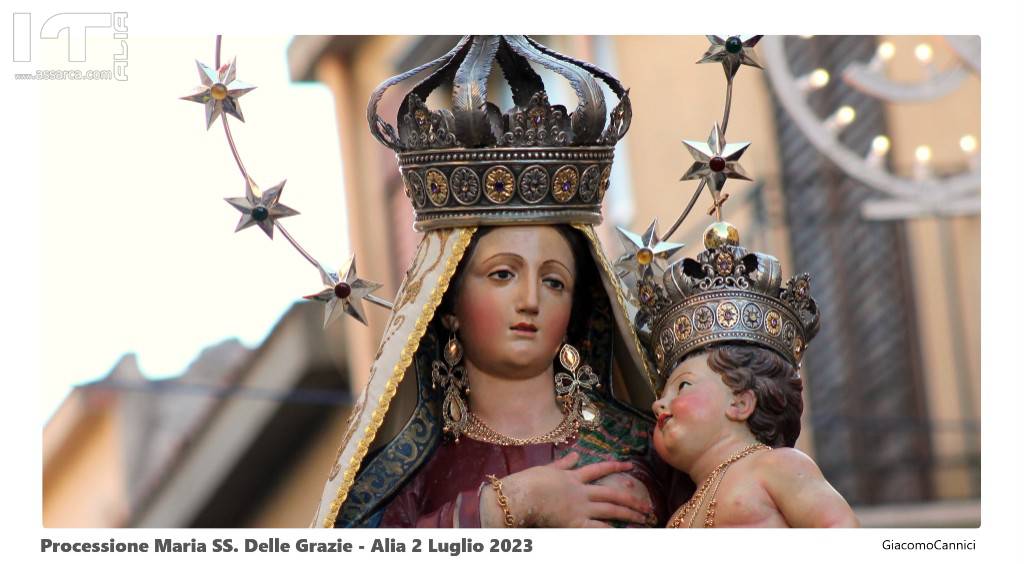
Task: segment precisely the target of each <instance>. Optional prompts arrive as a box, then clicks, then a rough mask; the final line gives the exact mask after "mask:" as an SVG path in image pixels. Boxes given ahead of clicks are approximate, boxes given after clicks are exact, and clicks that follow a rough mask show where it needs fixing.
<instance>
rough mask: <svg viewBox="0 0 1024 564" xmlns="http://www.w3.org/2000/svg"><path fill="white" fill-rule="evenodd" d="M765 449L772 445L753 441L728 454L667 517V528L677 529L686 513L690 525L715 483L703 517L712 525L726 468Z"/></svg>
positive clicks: (705, 524) (706, 524) (706, 522)
mask: <svg viewBox="0 0 1024 564" xmlns="http://www.w3.org/2000/svg"><path fill="white" fill-rule="evenodd" d="M765 449H767V450H772V447H770V446H768V445H766V444H763V443H754V444H752V445H749V446H747V447H746V448H744V449H743V450H741V451H739V452H737V453H736V454H734V455H732V456H730V457H729V458H727V459H726V460H725V462H723V463H721V464H719V465H718V466H716V467H715V469H714V470H712V471H711V473H710V474H708V477H707V478H705V479H704V481H703V482H701V485H700V488H699V489H698V490H697V492H696V493H694V494H693V496H691V497H690V499H689V501H687V502H686V503H684V504H683V505H682V506H681V507H680V508H679V509H677V510H676V512H675V513H674V514H673V515H672V517H671V518H670V519H669V524H668V528H670V529H678V528H679V526H680V525H682V524H683V519H685V518H686V516H687V515H690V521H689V523H687V524H686V527H687V528H689V527H692V526H693V523H694V521H695V520H696V519H697V515H698V514H699V513H700V508H701V506H702V505H703V502H704V496H705V495H706V494H707V492H708V490H709V489H711V485H712V484H715V489H714V490H712V492H711V498H710V501H709V502H708V509H707V514H706V515H705V517H704V526H705V527H708V528H711V527H714V526H715V505H716V502H717V499H716V497H717V496H718V486H720V485H722V479H724V478H725V472H726V470H728V469H729V466H731V465H732V463H733V462H736V461H737V460H739V459H741V458H743V457H745V456H748V455H751V454H753V453H755V452H757V451H759V450H765ZM691 512H692V513H691Z"/></svg>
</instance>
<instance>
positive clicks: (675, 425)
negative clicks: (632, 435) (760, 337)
mask: <svg viewBox="0 0 1024 564" xmlns="http://www.w3.org/2000/svg"><path fill="white" fill-rule="evenodd" d="M802 389H803V384H802V383H801V380H800V376H799V374H798V372H797V370H796V368H795V367H794V366H793V365H792V364H790V363H789V362H787V361H786V360H784V359H783V358H782V357H781V356H780V355H778V354H777V353H775V352H774V351H771V350H768V349H765V348H761V347H758V346H754V345H747V344H724V345H714V346H712V347H709V348H706V349H702V350H700V351H699V352H695V353H692V354H690V355H689V356H687V357H685V358H684V359H683V361H682V362H680V363H679V364H678V365H676V367H675V369H674V370H673V371H672V372H671V373H670V375H669V377H668V380H667V381H666V384H665V388H664V391H663V392H662V394H661V397H660V398H659V399H658V400H657V401H655V402H654V404H653V406H652V409H653V410H654V415H655V417H657V422H658V423H657V428H656V430H655V432H654V446H655V449H656V450H657V452H658V454H659V455H660V456H661V457H662V459H664V460H665V461H666V462H668V463H669V464H670V465H672V466H673V467H675V468H676V469H678V470H681V471H683V472H686V473H687V474H689V475H690V477H691V478H692V479H693V481H694V483H695V484H697V490H696V492H695V493H694V494H693V496H692V497H691V498H690V500H689V501H687V502H686V503H685V504H683V506H682V507H680V508H679V509H678V510H676V512H675V513H674V514H673V515H672V517H670V518H669V522H668V527H673V528H674V527H701V526H704V527H715V526H717V527H857V526H859V522H858V521H857V517H856V516H855V515H854V513H853V511H852V510H851V509H850V506H849V505H848V504H847V503H846V500H845V499H843V497H842V496H841V495H840V494H839V492H837V491H836V490H835V489H834V488H833V487H832V486H831V484H829V483H828V481H826V480H825V478H824V476H822V474H821V471H820V470H819V469H818V466H817V465H816V464H815V463H814V461H813V460H811V458H810V457H809V456H807V455H806V454H804V453H802V452H800V451H799V450H796V449H795V448H792V447H793V445H794V443H795V442H796V438H797V436H798V435H799V434H800V414H801V412H802V411H803V400H802V399H801V396H800V394H801V391H802Z"/></svg>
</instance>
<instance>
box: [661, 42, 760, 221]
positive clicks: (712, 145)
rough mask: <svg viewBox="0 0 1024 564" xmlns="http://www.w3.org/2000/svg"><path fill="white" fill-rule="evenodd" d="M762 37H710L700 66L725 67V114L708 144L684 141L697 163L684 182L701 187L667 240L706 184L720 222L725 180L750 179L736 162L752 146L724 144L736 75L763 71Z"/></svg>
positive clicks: (694, 193) (724, 198)
mask: <svg viewBox="0 0 1024 564" xmlns="http://www.w3.org/2000/svg"><path fill="white" fill-rule="evenodd" d="M762 37H763V36H762V35H731V36H724V35H708V36H707V38H708V41H710V42H711V45H710V46H709V47H708V50H707V51H706V52H705V53H704V56H703V57H702V58H701V59H700V60H699V61H697V63H698V64H700V63H720V64H721V65H722V69H723V70H724V71H725V78H726V87H725V111H724V112H723V116H722V122H721V126H719V125H718V124H717V123H716V124H715V126H714V128H713V129H712V130H711V136H710V137H709V138H708V142H707V143H698V142H695V141H683V143H684V145H685V146H686V149H687V150H688V151H689V152H690V154H691V155H693V158H694V159H695V160H696V162H695V163H694V164H693V166H691V167H690V170H689V171H687V173H686V174H685V175H683V178H682V179H681V180H694V179H698V178H699V179H700V184H698V185H697V189H696V190H694V192H693V196H691V197H690V202H689V204H687V206H686V208H685V209H684V210H683V213H681V214H680V215H679V217H678V218H677V219H676V221H675V223H673V224H672V227H670V228H669V229H668V231H666V232H665V235H664V238H665V239H669V238H670V237H672V234H673V233H675V232H676V230H677V229H679V226H680V225H682V224H683V221H684V220H685V219H686V217H687V216H688V215H690V211H691V210H692V209H693V206H694V204H696V203H697V199H698V198H699V197H700V194H701V192H703V191H704V186H705V185H710V186H711V192H712V196H713V198H714V206H713V207H712V208H711V212H709V213H712V212H717V214H718V218H719V219H721V216H722V204H723V203H724V202H725V200H726V198H728V195H725V196H722V193H721V192H722V185H723V184H724V183H725V180H726V179H727V178H741V179H743V180H750V178H748V177H747V176H746V172H744V171H743V169H742V168H741V167H740V165H739V163H738V162H736V161H737V160H738V159H739V158H740V156H741V155H742V154H743V152H744V151H746V149H747V147H749V146H750V143H729V144H727V143H725V131H726V129H728V127H729V112H730V110H731V109H732V83H733V78H734V77H735V76H736V73H737V72H738V71H739V69H740V67H741V66H744V65H747V66H750V67H754V68H758V69H763V67H762V66H761V63H760V62H758V60H757V58H756V57H755V56H754V46H755V45H757V42H758V41H760V40H761V38H762ZM716 148H717V149H718V150H717V151H716V150H715V149H716ZM730 156H731V157H732V158H731V159H730V158H729V157H730Z"/></svg>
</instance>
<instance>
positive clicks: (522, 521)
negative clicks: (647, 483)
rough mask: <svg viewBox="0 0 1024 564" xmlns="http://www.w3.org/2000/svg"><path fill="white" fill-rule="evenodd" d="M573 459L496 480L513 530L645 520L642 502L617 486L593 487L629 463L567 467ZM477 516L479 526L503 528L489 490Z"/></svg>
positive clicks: (575, 457) (645, 507)
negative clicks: (500, 482) (510, 516)
mask: <svg viewBox="0 0 1024 564" xmlns="http://www.w3.org/2000/svg"><path fill="white" fill-rule="evenodd" d="M578 461H579V455H578V454H576V453H570V454H568V455H567V456H565V457H563V458H560V459H558V460H556V461H554V462H552V463H550V464H547V465H544V466H534V467H533V468H528V469H526V470H523V471H521V472H516V473H515V474H511V475H509V476H506V477H505V478H502V483H503V490H504V494H505V495H506V496H507V497H508V500H509V509H510V510H511V512H512V516H513V518H514V519H515V522H516V526H518V527H609V526H610V525H608V524H607V523H606V521H625V522H631V523H638V524H644V523H645V522H646V520H647V518H646V515H647V514H649V513H650V512H651V511H653V508H652V507H651V504H650V501H649V500H648V499H645V498H642V497H640V496H637V495H635V492H632V491H630V489H629V488H625V487H622V486H621V485H620V484H617V483H614V484H612V485H609V484H606V483H594V482H596V481H599V480H601V479H602V478H605V477H606V476H609V475H612V474H615V473H618V472H625V471H627V470H629V469H630V468H632V464H631V463H629V462H618V461H607V462H597V463H594V464H587V465H586V466H581V467H579V468H573V467H574V466H575V465H576V463H577V462H578ZM641 489H643V488H641ZM480 515H481V524H483V525H484V526H495V527H500V526H502V525H503V519H504V514H503V512H502V510H501V508H500V506H499V505H498V501H497V496H496V494H495V493H494V491H493V490H492V489H490V488H485V490H484V493H483V495H482V496H481V498H480Z"/></svg>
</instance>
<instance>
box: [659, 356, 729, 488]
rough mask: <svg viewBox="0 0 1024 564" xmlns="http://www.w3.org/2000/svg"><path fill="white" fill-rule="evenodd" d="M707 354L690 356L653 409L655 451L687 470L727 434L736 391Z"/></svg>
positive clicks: (666, 385) (671, 376)
mask: <svg viewBox="0 0 1024 564" xmlns="http://www.w3.org/2000/svg"><path fill="white" fill-rule="evenodd" d="M707 357H708V355H707V353H700V354H697V355H693V356H690V357H689V358H687V359H686V360H684V361H683V362H681V363H680V364H679V365H678V366H676V368H675V370H673V371H672V374H670V375H669V378H668V380H667V381H666V383H665V388H664V390H663V391H662V393H661V397H660V398H658V400H657V401H655V402H654V404H653V405H652V406H651V409H652V410H653V411H654V416H655V417H657V420H658V425H657V427H656V428H655V430H654V448H655V450H657V451H658V454H659V455H660V456H661V458H662V459H663V460H665V461H666V462H668V463H669V464H671V465H672V466H673V467H675V468H678V469H685V468H686V467H687V466H689V464H688V463H689V462H692V461H693V460H695V459H696V457H697V456H698V455H699V454H700V453H702V452H704V450H705V449H706V448H707V447H708V446H710V445H711V444H713V443H714V442H715V440H716V439H718V438H720V437H721V436H722V435H723V434H724V433H725V432H726V425H727V423H728V418H727V417H726V410H727V409H728V407H729V403H730V402H731V401H732V399H733V393H732V390H730V389H729V387H728V386H726V385H725V383H724V382H722V377H721V376H719V375H718V374H717V373H715V372H714V371H713V370H711V368H709V367H708V362H707Z"/></svg>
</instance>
